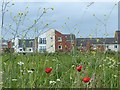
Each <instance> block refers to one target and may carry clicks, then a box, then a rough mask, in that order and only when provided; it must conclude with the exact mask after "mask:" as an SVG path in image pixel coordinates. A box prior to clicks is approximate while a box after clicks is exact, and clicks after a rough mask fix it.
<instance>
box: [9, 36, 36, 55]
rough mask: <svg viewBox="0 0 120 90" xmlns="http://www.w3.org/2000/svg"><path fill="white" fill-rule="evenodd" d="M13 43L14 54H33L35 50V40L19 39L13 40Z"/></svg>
mask: <svg viewBox="0 0 120 90" xmlns="http://www.w3.org/2000/svg"><path fill="white" fill-rule="evenodd" d="M11 43H12V46H11V48H14V52H19V53H26V52H28V53H31V52H34V50H35V44H34V43H35V39H20V38H18V37H17V38H15V39H12V40H11Z"/></svg>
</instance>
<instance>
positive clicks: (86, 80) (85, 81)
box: [82, 77, 90, 83]
mask: <svg viewBox="0 0 120 90" xmlns="http://www.w3.org/2000/svg"><path fill="white" fill-rule="evenodd" d="M82 81H83V82H84V83H87V82H89V81H90V78H89V77H84V78H83V80H82Z"/></svg>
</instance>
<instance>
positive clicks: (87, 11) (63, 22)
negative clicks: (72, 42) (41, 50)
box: [2, 2, 118, 39]
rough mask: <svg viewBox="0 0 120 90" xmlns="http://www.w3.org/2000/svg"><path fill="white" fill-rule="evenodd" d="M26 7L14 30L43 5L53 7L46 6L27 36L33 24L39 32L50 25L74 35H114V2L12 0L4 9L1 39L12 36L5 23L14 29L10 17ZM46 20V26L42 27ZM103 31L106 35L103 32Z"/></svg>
mask: <svg viewBox="0 0 120 90" xmlns="http://www.w3.org/2000/svg"><path fill="white" fill-rule="evenodd" d="M26 7H28V8H27V10H28V11H29V12H28V14H27V16H26V18H25V20H24V22H23V23H21V24H20V26H19V29H18V32H19V33H21V34H23V31H22V30H25V29H26V28H27V27H29V26H31V25H32V23H33V22H34V20H35V19H36V18H37V17H38V16H39V15H41V13H42V11H43V8H52V9H53V10H51V9H49V10H47V13H45V14H44V15H43V16H42V18H41V19H40V21H39V22H38V23H37V25H35V27H34V28H32V29H31V30H30V31H29V32H28V33H27V38H34V37H35V35H36V34H35V33H34V32H35V28H36V29H37V30H38V32H39V33H40V34H41V33H43V32H45V31H47V30H48V29H50V28H53V29H56V30H58V31H60V32H61V33H63V34H69V33H73V34H75V35H76V37H77V38H80V37H83V38H87V37H90V36H92V37H114V32H115V31H116V30H118V4H117V2H14V5H13V6H11V7H8V8H7V9H8V12H6V13H5V18H4V26H5V27H6V29H5V30H3V31H2V36H3V37H4V38H5V39H10V38H13V35H12V34H11V32H12V33H15V32H13V30H11V29H9V27H8V26H9V25H12V28H13V29H16V25H15V22H14V21H13V20H12V17H14V16H16V15H17V14H18V13H19V12H24V11H25V9H26ZM106 19H107V22H106ZM47 24H48V26H47V27H46V28H44V29H43V27H44V26H45V25H47ZM105 24H106V27H105ZM105 28H106V29H105ZM106 32H107V34H108V36H106V35H105V34H106ZM37 34H38V33H37Z"/></svg>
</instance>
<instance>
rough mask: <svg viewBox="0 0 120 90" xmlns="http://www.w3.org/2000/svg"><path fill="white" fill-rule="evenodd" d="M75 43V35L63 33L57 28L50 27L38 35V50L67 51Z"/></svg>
mask: <svg viewBox="0 0 120 90" xmlns="http://www.w3.org/2000/svg"><path fill="white" fill-rule="evenodd" d="M75 45H76V38H75V35H73V34H62V33H60V32H58V31H57V30H55V29H49V30H48V31H46V32H44V33H43V34H41V35H40V36H39V37H38V52H49V53H50V52H55V51H64V52H67V51H70V50H71V49H72V47H73V46H75Z"/></svg>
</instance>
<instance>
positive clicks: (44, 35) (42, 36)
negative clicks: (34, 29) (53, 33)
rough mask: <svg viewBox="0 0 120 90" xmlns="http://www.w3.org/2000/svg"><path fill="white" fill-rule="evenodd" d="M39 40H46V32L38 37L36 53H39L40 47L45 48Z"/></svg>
mask: <svg viewBox="0 0 120 90" xmlns="http://www.w3.org/2000/svg"><path fill="white" fill-rule="evenodd" d="M40 38H46V32H45V33H43V34H41V35H40V36H39V37H38V52H40V47H41V46H42V47H43V46H44V47H46V44H40Z"/></svg>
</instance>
